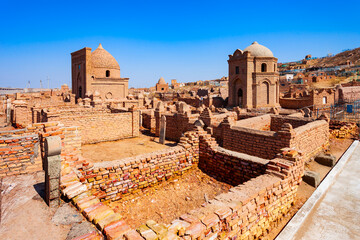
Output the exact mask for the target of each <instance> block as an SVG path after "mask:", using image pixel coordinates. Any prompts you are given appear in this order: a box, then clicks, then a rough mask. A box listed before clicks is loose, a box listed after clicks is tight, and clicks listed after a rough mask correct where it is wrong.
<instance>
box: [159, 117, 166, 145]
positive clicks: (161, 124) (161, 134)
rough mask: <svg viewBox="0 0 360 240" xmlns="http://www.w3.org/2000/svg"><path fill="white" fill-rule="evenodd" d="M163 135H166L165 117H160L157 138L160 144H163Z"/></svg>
mask: <svg viewBox="0 0 360 240" xmlns="http://www.w3.org/2000/svg"><path fill="white" fill-rule="evenodd" d="M165 133H166V117H165V115H162V116H161V121H160V137H159V142H160V143H161V144H164V143H165Z"/></svg>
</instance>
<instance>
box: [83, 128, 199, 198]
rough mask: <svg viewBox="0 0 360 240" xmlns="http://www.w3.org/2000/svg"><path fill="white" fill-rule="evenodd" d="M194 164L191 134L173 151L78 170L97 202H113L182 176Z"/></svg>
mask: <svg viewBox="0 0 360 240" xmlns="http://www.w3.org/2000/svg"><path fill="white" fill-rule="evenodd" d="M198 161H199V140H198V137H197V135H196V133H195V132H188V133H186V136H185V137H183V138H182V139H181V141H180V143H179V145H178V146H176V147H173V148H170V149H166V150H163V151H159V152H153V153H149V154H143V155H139V156H137V157H131V158H125V159H121V160H116V161H110V162H102V163H95V164H94V165H93V166H91V168H89V167H88V169H82V174H83V177H82V178H81V180H82V181H83V182H84V183H86V184H87V186H88V188H89V189H95V190H99V192H98V195H97V196H98V198H100V199H102V200H112V201H115V200H118V199H120V198H122V196H123V195H124V194H127V193H133V192H136V191H138V190H139V189H142V188H146V187H149V186H153V185H155V184H157V183H158V182H161V181H164V180H166V179H168V178H170V177H172V176H173V175H179V174H182V173H183V172H185V171H187V170H189V169H190V168H191V167H192V166H194V165H197V163H198Z"/></svg>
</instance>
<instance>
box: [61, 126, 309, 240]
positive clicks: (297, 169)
mask: <svg viewBox="0 0 360 240" xmlns="http://www.w3.org/2000/svg"><path fill="white" fill-rule="evenodd" d="M198 142H199V144H198ZM180 145H181V146H179V147H176V148H174V149H175V150H176V151H179V152H178V153H180V152H182V151H184V150H185V149H186V151H189V149H192V151H194V155H191V154H189V155H187V152H186V153H185V157H186V156H191V157H192V158H193V159H192V160H194V159H196V154H197V153H196V151H197V150H198V151H200V155H199V157H200V159H199V161H200V165H201V164H202V161H206V162H205V164H207V165H214V166H212V167H211V168H209V169H211V171H214V172H217V173H216V174H218V176H219V177H221V178H224V179H225V178H227V179H231V178H236V177H235V176H240V178H241V176H242V174H243V173H242V172H243V171H244V168H236V167H234V168H233V169H232V173H233V175H231V174H229V173H227V174H226V176H225V174H224V173H222V172H221V171H222V169H216V167H217V166H219V164H221V162H222V161H223V160H224V159H223V158H219V157H218V158H214V159H213V160H214V161H213V162H209V158H208V157H207V156H209V155H208V154H210V156H211V155H213V154H215V155H214V156H231V158H232V159H233V161H232V162H234V163H243V162H244V163H249V162H253V163H256V164H258V165H259V166H263V167H264V168H263V167H261V171H260V172H259V173H257V170H256V168H252V167H250V168H245V169H248V170H249V171H248V172H250V171H252V172H256V173H254V175H253V176H255V177H253V178H251V179H250V180H248V181H245V182H243V183H241V184H240V185H237V186H236V187H233V188H231V189H230V191H229V192H228V193H224V194H220V195H218V196H216V197H215V199H213V200H210V201H209V202H208V203H205V204H204V205H203V207H201V208H198V209H194V210H192V211H191V213H188V214H183V215H181V216H180V218H179V219H175V220H174V221H173V222H172V224H171V225H170V226H165V225H163V224H161V223H156V222H154V221H148V222H146V225H145V224H144V225H141V226H140V227H139V228H138V229H136V231H135V230H134V229H131V228H130V227H129V226H128V225H127V224H126V223H125V222H124V221H122V220H120V219H121V216H118V215H116V213H114V212H113V211H112V210H111V209H109V208H108V207H106V206H104V205H103V204H102V203H100V202H99V198H101V197H100V194H99V192H98V193H96V196H94V197H93V196H91V193H94V190H91V189H92V188H95V189H97V188H102V187H104V189H105V192H106V195H107V197H105V199H106V198H107V199H108V200H110V199H113V198H116V196H117V194H118V193H119V190H120V191H122V190H123V189H124V187H125V188H128V186H129V185H130V186H134V185H138V186H139V183H141V181H140V180H143V179H142V178H144V180H145V183H144V184H143V186H149V185H151V184H152V183H153V182H152V181H149V180H147V179H152V180H153V181H156V177H155V175H156V173H154V174H151V173H152V169H153V170H154V171H156V169H157V167H162V166H163V168H162V170H168V171H169V173H171V174H172V173H175V172H176V171H174V170H172V169H173V167H172V166H173V164H172V162H173V161H172V160H171V159H173V157H171V156H172V154H169V155H167V154H165V153H163V154H161V153H158V154H157V158H156V159H155V158H152V157H150V155H149V156H148V157H147V158H144V156H145V155H143V156H141V157H138V158H133V159H132V160H131V159H127V160H122V161H119V162H117V161H114V162H109V163H104V165H102V166H97V165H96V164H94V166H89V164H88V163H83V169H82V170H81V171H82V174H85V178H84V177H83V176H80V179H77V177H76V175H75V174H74V173H70V174H68V175H65V176H63V177H62V187H63V188H64V190H63V193H64V195H66V196H68V197H69V198H70V199H72V200H73V202H74V204H76V205H77V206H78V208H79V209H80V210H81V211H82V212H83V214H84V215H85V216H86V217H87V218H88V219H90V220H93V221H95V222H97V223H98V224H97V226H98V228H99V229H100V230H101V231H102V232H103V233H104V235H106V236H107V237H108V238H109V239H112V237H115V236H116V237H119V236H120V237H124V236H125V238H126V239H139V240H140V239H142V238H144V239H150V238H151V239H157V238H160V239H179V238H180V239H217V238H219V239H254V238H259V237H261V236H265V235H266V234H267V232H268V231H269V230H271V228H272V226H273V225H274V223H276V221H277V220H279V219H281V218H282V217H283V215H284V214H286V213H287V212H288V210H289V208H290V207H291V205H292V204H293V202H294V198H295V195H296V192H297V189H298V185H299V184H300V183H301V180H302V178H301V177H302V175H303V172H304V162H305V161H304V158H303V156H302V154H300V153H298V152H297V151H295V150H291V149H282V150H281V153H278V154H277V156H276V158H274V159H272V160H270V161H267V160H260V159H257V158H255V159H247V157H245V156H243V155H237V154H231V153H229V151H226V150H222V149H219V148H218V147H217V143H216V141H215V140H214V138H211V136H210V135H208V134H207V133H206V132H205V131H204V130H202V129H201V128H197V130H196V131H193V132H187V133H186V137H184V138H182V141H181V144H180ZM174 149H173V150H174ZM173 155H176V154H173ZM180 159H183V158H180ZM183 160H185V159H183ZM185 161H186V162H188V163H189V160H188V159H186V160H185ZM169 163H170V164H169ZM175 163H177V164H181V162H180V163H179V162H178V161H175ZM108 164H109V165H108ZM254 166H255V165H254ZM190 167H191V166H190ZM229 169H230V168H229ZM264 171H265V172H264ZM100 172H104V173H103V174H100ZM124 174H125V175H124ZM256 175H257V176H256ZM140 176H141V177H140ZM165 176H166V174H165ZM169 176H170V175H169ZM97 177H99V180H98V181H102V182H101V183H99V184H98V185H97V184H96V181H97V180H96V178H97ZM100 177H101V178H102V179H100ZM138 177H140V178H138ZM104 178H105V179H106V180H103V179H104ZM137 178H138V181H136V180H135V184H134V180H132V179H137ZM79 180H80V181H82V182H83V184H80V183H79ZM89 180H90V181H89ZM234 183H235V182H234ZM115 184H118V186H120V187H118V186H115ZM84 185H85V186H87V187H84ZM97 186H98V187H97ZM137 189H139V187H138V188H137ZM137 189H135V190H134V191H137ZM113 191H115V192H113ZM77 196H78V197H77ZM112 196H115V197H112ZM92 209H99V210H98V214H93V213H92ZM94 212H96V211H94ZM105 214H107V215H106V216H109V217H108V218H109V220H105V219H104V220H102V219H103V218H104V217H103V216H104V215H105ZM130 214H131V213H130ZM110 216H111V217H110ZM114 219H115V220H116V222H111V221H114Z"/></svg>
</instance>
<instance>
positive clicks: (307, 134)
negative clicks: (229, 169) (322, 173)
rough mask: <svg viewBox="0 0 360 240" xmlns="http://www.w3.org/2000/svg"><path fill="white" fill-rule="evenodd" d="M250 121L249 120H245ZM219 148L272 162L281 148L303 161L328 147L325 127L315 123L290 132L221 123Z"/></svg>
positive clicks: (288, 128) (288, 126)
mask: <svg viewBox="0 0 360 240" xmlns="http://www.w3.org/2000/svg"><path fill="white" fill-rule="evenodd" d="M249 120H251V119H249ZM223 125H224V126H223V147H224V148H226V149H228V150H232V151H236V152H241V153H246V154H249V155H252V156H256V157H260V158H265V159H272V158H274V157H275V155H276V154H277V153H278V152H279V151H280V149H281V148H285V147H294V148H295V149H298V150H299V151H303V152H304V154H305V156H306V157H310V156H311V155H314V154H315V153H316V152H318V151H320V150H321V149H322V148H324V147H326V146H327V145H328V139H329V124H328V122H327V121H325V120H317V121H313V122H310V123H307V124H305V125H303V126H300V127H297V128H295V129H293V127H292V126H291V124H289V123H284V124H283V125H282V127H281V128H280V129H279V130H278V131H276V132H275V131H261V130H256V129H249V128H244V127H239V126H233V125H232V124H230V123H229V122H226V121H224V123H223Z"/></svg>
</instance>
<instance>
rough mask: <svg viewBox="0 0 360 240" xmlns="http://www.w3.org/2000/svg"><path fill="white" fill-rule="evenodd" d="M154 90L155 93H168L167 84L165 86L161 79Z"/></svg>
mask: <svg viewBox="0 0 360 240" xmlns="http://www.w3.org/2000/svg"><path fill="white" fill-rule="evenodd" d="M155 88H156V92H167V91H169V84H167V83H166V82H165V79H164V78H163V77H161V78H160V79H159V81H158V82H157V84H156V86H155Z"/></svg>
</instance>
